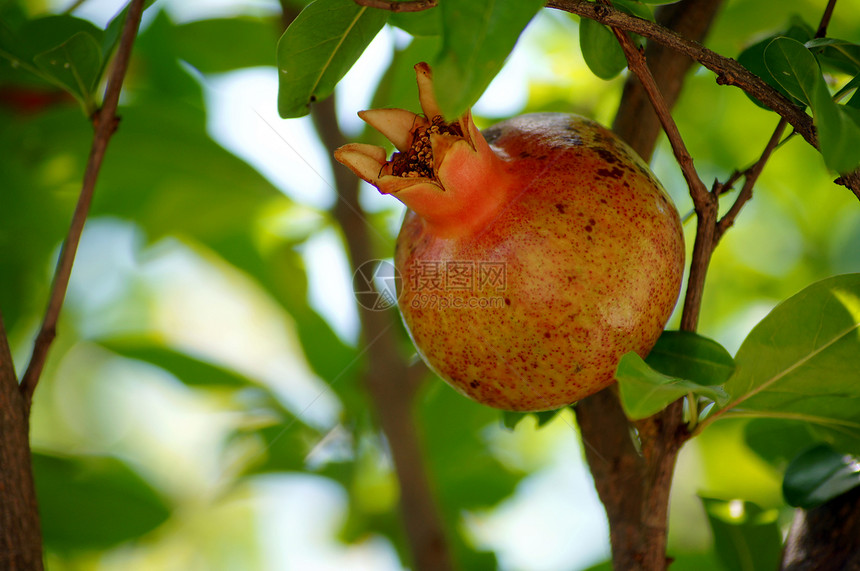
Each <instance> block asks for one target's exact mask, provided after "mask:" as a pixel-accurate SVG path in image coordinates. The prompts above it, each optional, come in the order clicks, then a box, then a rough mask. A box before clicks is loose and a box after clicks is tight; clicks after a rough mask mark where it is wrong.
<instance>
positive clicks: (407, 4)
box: [353, 0, 437, 13]
mask: <svg viewBox="0 0 860 571" xmlns="http://www.w3.org/2000/svg"><path fill="white" fill-rule="evenodd" d="M353 2H355V3H356V4H358V5H359V6H367V7H368V8H376V9H377V10H388V11H389V12H395V13H396V12H421V11H423V10H429V9H430V8H435V7H436V6H437V2H436V0H353Z"/></svg>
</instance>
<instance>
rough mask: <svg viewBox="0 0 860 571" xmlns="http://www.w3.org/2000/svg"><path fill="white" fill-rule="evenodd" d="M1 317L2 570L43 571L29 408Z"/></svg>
mask: <svg viewBox="0 0 860 571" xmlns="http://www.w3.org/2000/svg"><path fill="white" fill-rule="evenodd" d="M2 321H3V317H2V315H0V569H4V570H8V571H31V570H35V571H39V570H41V569H42V568H43V566H42V533H41V528H40V526H39V510H38V508H37V505H36V490H35V487H34V485H33V469H32V464H31V462H30V442H29V436H30V434H29V432H30V431H29V419H28V406H27V402H26V400H25V399H24V396H23V395H22V394H21V391H20V389H19V387H18V379H17V378H16V375H15V367H14V365H13V364H12V355H11V354H10V351H9V345H8V342H7V340H6V333H5V331H4V329H3V326H2Z"/></svg>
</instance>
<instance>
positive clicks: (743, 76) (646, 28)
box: [547, 0, 818, 148]
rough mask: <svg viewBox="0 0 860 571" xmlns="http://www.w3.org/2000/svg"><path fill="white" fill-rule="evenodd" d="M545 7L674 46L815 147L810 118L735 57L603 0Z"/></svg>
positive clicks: (560, 0)
mask: <svg viewBox="0 0 860 571" xmlns="http://www.w3.org/2000/svg"><path fill="white" fill-rule="evenodd" d="M547 7H549V8H557V9H559V10H564V11H565V12H570V13H571V14H577V15H579V16H584V17H586V18H589V19H592V20H595V21H597V22H600V23H601V24H605V25H607V26H610V27H613V28H618V29H620V30H624V31H627V32H633V33H634V34H639V35H640V36H642V37H645V38H648V39H649V40H654V41H656V42H660V43H661V44H663V45H665V46H667V47H670V48H672V49H673V50H676V51H678V52H681V53H683V54H685V55H687V56H688V57H690V58H692V59H693V60H695V61H697V62H698V63H700V64H701V65H703V66H704V67H706V68H708V69H709V70H711V71H713V72H714V73H716V74H717V83H720V84H721V85H734V86H735V87H738V88H740V89H742V90H744V91H745V92H747V93H749V94H750V95H752V96H753V97H755V98H756V99H758V100H759V101H761V102H762V103H764V104H765V105H767V106H768V107H769V108H770V109H772V110H773V111H775V112H777V113H778V114H779V115H781V116H782V117H785V119H786V120H787V121H788V122H789V124H791V126H792V127H794V129H795V131H797V132H798V134H800V135H801V136H802V137H803V138H804V139H806V141H808V142H809V144H811V145H812V146H813V147H815V148H818V139H817V138H816V136H815V129H814V127H813V125H812V118H811V117H810V116H809V115H807V114H806V113H804V112H803V109H800V108H798V107H796V106H795V105H793V104H792V103H791V101H789V100H788V99H787V98H786V97H784V96H783V95H782V94H781V93H779V92H778V91H777V90H775V89H774V88H772V87H771V86H770V85H768V84H767V83H765V82H764V81H763V80H762V79H761V78H759V77H758V76H757V75H754V74H753V73H751V72H750V71H749V70H747V68H745V67H744V66H742V65H741V64H739V63H738V62H737V61H735V60H733V59H731V58H727V57H724V56H721V55H720V54H718V53H716V52H714V51H711V50H709V49H708V48H706V47H705V46H703V45H702V44H700V43H699V42H696V41H693V40H691V39H687V38H685V37H683V36H681V35H680V34H678V33H677V32H675V31H673V30H669V29H667V28H665V27H663V26H661V25H660V24H655V23H653V22H649V21H648V20H644V19H642V18H637V17H636V16H630V15H628V14H625V13H624V12H621V11H620V10H616V9H615V8H612V7H610V6H606V5H603V4H594V3H592V2H588V0H550V1H549V2H547Z"/></svg>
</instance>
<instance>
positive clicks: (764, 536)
mask: <svg viewBox="0 0 860 571" xmlns="http://www.w3.org/2000/svg"><path fill="white" fill-rule="evenodd" d="M701 500H702V504H704V506H705V512H706V513H707V515H708V522H709V523H710V524H711V530H712V531H713V534H714V548H715V550H716V552H717V554H718V555H719V557H720V560H721V561H722V562H723V564H724V565H725V568H726V569H735V570H737V571H763V570H766V569H777V568H778V567H779V561H780V556H781V553H782V534H781V532H780V529H779V525H778V522H777V518H776V516H777V513H776V511H775V510H771V511H766V510H763V509H762V508H760V507H759V506H757V505H755V504H754V503H752V502H744V501H741V500H731V501H725V500H719V499H715V498H705V497H703V498H701Z"/></svg>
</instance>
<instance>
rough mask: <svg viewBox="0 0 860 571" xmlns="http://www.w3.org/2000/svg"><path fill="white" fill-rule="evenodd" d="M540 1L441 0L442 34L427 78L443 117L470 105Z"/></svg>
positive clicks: (484, 88) (494, 73)
mask: <svg viewBox="0 0 860 571" xmlns="http://www.w3.org/2000/svg"><path fill="white" fill-rule="evenodd" d="M542 6H543V2H541V1H539V0H497V1H489V0H476V1H474V2H442V3H441V5H440V8H442V25H443V30H444V36H443V44H442V53H441V54H439V58H438V60H437V62H436V65H434V66H433V79H434V89H435V91H436V98H437V100H438V101H439V107H440V108H441V110H442V114H443V115H444V116H445V117H446V118H448V119H451V118H455V117H459V116H460V115H462V114H463V113H464V112H465V111H466V109H468V108H469V107H471V106H472V105H474V103H475V102H476V101H477V100H478V98H479V97H480V96H481V95H482V94H483V93H484V90H486V89H487V86H488V85H490V82H491V81H492V80H493V78H494V77H495V76H496V74H497V73H499V70H501V69H502V65H504V63H505V58H507V57H508V54H509V53H510V52H511V50H512V49H513V48H514V44H516V43H517V39H518V38H519V36H520V33H522V31H523V29H524V28H525V27H526V25H527V24H528V23H529V22H530V21H531V19H532V17H534V15H535V14H536V13H537V11H538V10H539V9H540V8H541V7H542Z"/></svg>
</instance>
